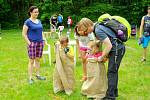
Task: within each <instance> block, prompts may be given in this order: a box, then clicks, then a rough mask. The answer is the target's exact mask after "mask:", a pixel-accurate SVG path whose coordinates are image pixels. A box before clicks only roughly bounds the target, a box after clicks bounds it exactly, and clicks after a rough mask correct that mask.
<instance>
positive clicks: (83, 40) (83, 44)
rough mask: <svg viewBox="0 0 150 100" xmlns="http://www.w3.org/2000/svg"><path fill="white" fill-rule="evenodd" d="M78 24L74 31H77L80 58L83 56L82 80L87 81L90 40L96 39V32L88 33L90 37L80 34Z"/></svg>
mask: <svg viewBox="0 0 150 100" xmlns="http://www.w3.org/2000/svg"><path fill="white" fill-rule="evenodd" d="M76 29H77V26H76V27H75V30H74V33H75V39H76V43H77V48H78V53H79V58H81V60H82V68H83V75H82V79H81V81H86V79H87V76H86V75H87V73H86V58H85V55H86V52H87V50H88V46H87V44H88V42H90V41H92V40H94V39H95V37H94V34H93V33H91V34H89V35H88V37H86V36H78V32H77V30H76Z"/></svg>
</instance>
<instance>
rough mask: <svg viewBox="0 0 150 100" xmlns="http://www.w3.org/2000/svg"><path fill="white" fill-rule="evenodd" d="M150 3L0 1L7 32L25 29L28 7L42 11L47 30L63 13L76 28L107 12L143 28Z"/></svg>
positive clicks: (131, 0)
mask: <svg viewBox="0 0 150 100" xmlns="http://www.w3.org/2000/svg"><path fill="white" fill-rule="evenodd" d="M149 4H150V1H149V0H0V20H1V22H0V23H1V24H2V28H3V29H4V28H11V27H14V26H16V27H22V24H23V22H24V21H25V20H26V19H27V18H28V16H27V11H28V8H29V7H30V6H31V5H36V6H38V7H39V9H40V14H39V19H41V20H42V23H43V24H44V27H46V28H48V27H49V18H50V17H51V16H52V15H53V14H59V13H61V14H62V15H63V17H64V23H63V24H64V25H66V20H67V17H68V16H71V17H72V19H73V22H74V23H73V24H74V25H75V24H76V23H77V22H78V21H79V19H81V18H82V17H89V18H91V19H92V20H93V21H96V20H97V18H98V17H99V16H100V15H101V14H103V13H105V12H107V13H110V14H111V15H119V16H123V17H125V18H126V19H127V20H128V21H129V22H130V23H131V22H135V23H136V24H138V25H139V24H140V20H141V18H142V16H143V15H145V14H146V13H145V7H146V6H148V5H149ZM8 14H9V15H11V16H8Z"/></svg>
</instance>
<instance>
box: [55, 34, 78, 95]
mask: <svg viewBox="0 0 150 100" xmlns="http://www.w3.org/2000/svg"><path fill="white" fill-rule="evenodd" d="M59 42H60V43H57V44H56V65H55V70H54V75H53V88H54V93H57V92H59V91H65V93H66V94H67V95H70V94H71V93H72V92H73V87H74V83H75V79H74V55H73V48H71V47H68V42H69V40H68V38H67V37H63V36H61V37H60V41H59Z"/></svg>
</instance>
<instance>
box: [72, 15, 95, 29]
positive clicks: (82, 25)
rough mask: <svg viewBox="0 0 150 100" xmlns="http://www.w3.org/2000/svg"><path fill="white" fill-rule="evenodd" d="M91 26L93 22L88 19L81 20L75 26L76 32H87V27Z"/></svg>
mask: <svg viewBox="0 0 150 100" xmlns="http://www.w3.org/2000/svg"><path fill="white" fill-rule="evenodd" d="M90 26H93V22H92V21H91V20H90V19H88V18H82V19H81V20H80V21H79V22H78V23H77V26H76V29H75V30H76V31H78V30H82V31H87V29H88V27H90Z"/></svg>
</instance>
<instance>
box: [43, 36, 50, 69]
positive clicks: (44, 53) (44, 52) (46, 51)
mask: <svg viewBox="0 0 150 100" xmlns="http://www.w3.org/2000/svg"><path fill="white" fill-rule="evenodd" d="M45 46H47V47H48V48H47V50H43V55H48V60H49V64H50V66H51V46H50V44H47V40H46V39H45ZM43 60H44V63H45V62H46V60H45V57H44V56H43Z"/></svg>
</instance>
